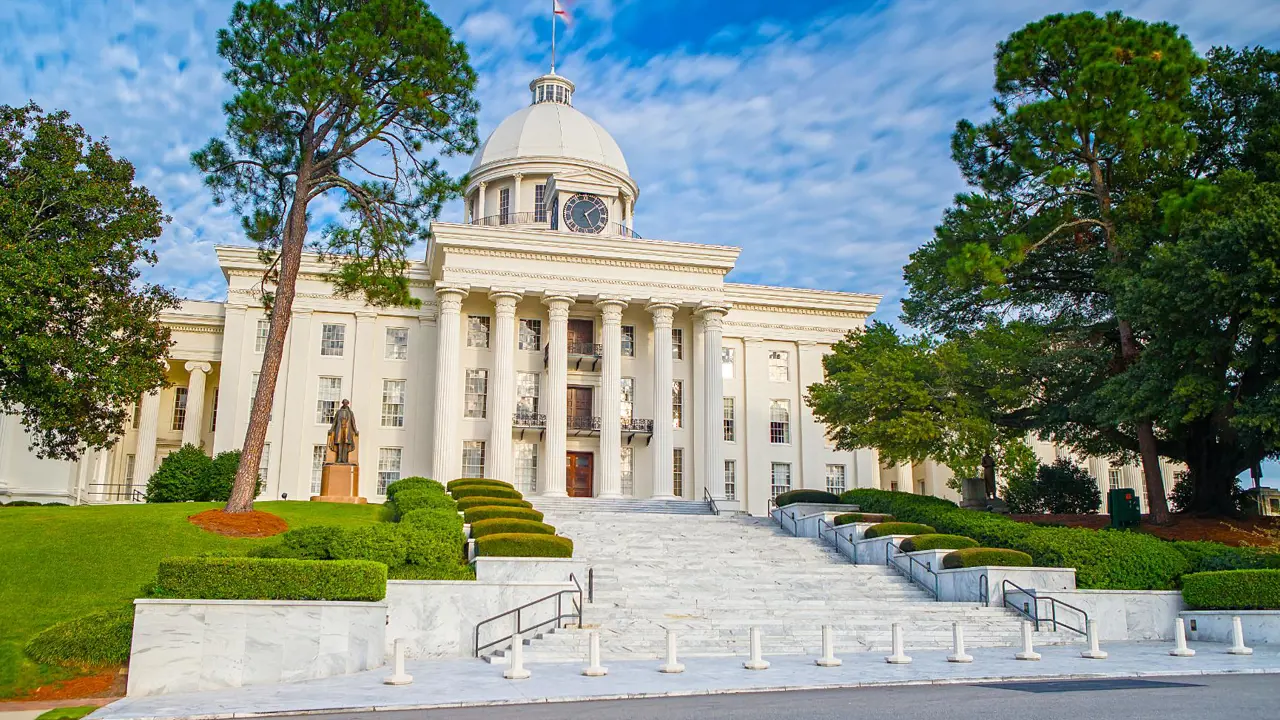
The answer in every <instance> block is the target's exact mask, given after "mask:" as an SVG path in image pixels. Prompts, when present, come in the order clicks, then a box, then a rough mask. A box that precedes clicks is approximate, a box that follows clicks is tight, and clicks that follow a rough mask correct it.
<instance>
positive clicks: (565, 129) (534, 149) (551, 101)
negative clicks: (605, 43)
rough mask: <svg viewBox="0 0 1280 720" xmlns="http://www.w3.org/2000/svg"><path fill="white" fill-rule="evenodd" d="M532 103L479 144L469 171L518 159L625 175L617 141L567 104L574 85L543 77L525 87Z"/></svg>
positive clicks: (550, 76)
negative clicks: (566, 162)
mask: <svg viewBox="0 0 1280 720" xmlns="http://www.w3.org/2000/svg"><path fill="white" fill-rule="evenodd" d="M529 89H530V90H532V91H533V104H532V105H530V106H528V107H526V108H523V109H521V110H519V111H517V112H515V113H513V114H512V115H510V116H508V117H507V119H506V120H503V121H502V123H501V124H500V125H498V128H497V129H496V130H494V131H493V134H491V135H490V136H489V139H488V140H485V141H484V145H481V146H480V150H479V152H477V153H476V155H475V159H474V160H473V161H472V163H471V169H472V170H473V171H474V170H476V169H477V168H480V167H483V166H486V165H490V164H493V163H498V162H503V161H507V160H514V159H517V158H534V157H552V158H565V159H571V160H585V161H587V162H591V163H595V164H597V165H603V166H605V167H607V168H610V169H612V170H615V171H617V172H620V173H622V174H623V175H629V174H630V173H629V172H628V171H627V161H626V158H624V157H623V156H622V150H621V149H620V148H619V147H618V143H617V142H615V141H614V139H613V137H612V136H611V135H609V133H608V131H606V130H605V129H604V128H603V127H601V126H600V124H599V123H597V122H596V121H595V120H592V119H591V118H589V117H587V116H586V115H584V114H582V113H581V112H579V111H578V110H577V109H575V108H574V107H573V106H572V105H571V104H570V102H571V100H572V97H573V83H571V82H569V80H567V79H566V78H563V77H560V76H559V75H554V74H552V75H543V76H542V77H540V78H538V79H536V80H534V81H533V82H531V83H529Z"/></svg>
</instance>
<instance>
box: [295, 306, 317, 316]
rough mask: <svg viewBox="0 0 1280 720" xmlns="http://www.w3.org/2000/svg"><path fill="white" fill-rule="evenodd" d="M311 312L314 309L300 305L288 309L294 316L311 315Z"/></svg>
mask: <svg viewBox="0 0 1280 720" xmlns="http://www.w3.org/2000/svg"><path fill="white" fill-rule="evenodd" d="M313 312H315V310H313V309H311V308H309V307H301V308H294V309H293V310H291V311H290V313H289V314H291V315H293V316H294V317H311V313H313Z"/></svg>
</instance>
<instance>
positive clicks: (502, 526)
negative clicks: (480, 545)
mask: <svg viewBox="0 0 1280 720" xmlns="http://www.w3.org/2000/svg"><path fill="white" fill-rule="evenodd" d="M496 533H539V534H542V535H555V534H556V529H555V528H554V527H553V526H551V525H548V524H546V523H540V522H537V521H536V520H516V519H514V518H491V519H489V520H480V521H478V522H475V523H472V525H471V537H473V538H477V539H479V538H482V537H484V536H485V535H493V534H496Z"/></svg>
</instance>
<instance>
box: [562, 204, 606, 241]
mask: <svg viewBox="0 0 1280 720" xmlns="http://www.w3.org/2000/svg"><path fill="white" fill-rule="evenodd" d="M564 224H565V227H567V228H569V229H570V230H572V231H574V232H580V233H597V234H599V233H602V232H604V228H605V226H606V225H608V224H609V208H607V207H605V205H604V201H603V200H601V199H600V198H598V197H596V196H595V195H574V196H573V197H571V198H569V200H568V201H567V202H566V203H565V204H564Z"/></svg>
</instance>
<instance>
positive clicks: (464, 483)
mask: <svg viewBox="0 0 1280 720" xmlns="http://www.w3.org/2000/svg"><path fill="white" fill-rule="evenodd" d="M472 485H489V486H494V487H503V488H506V489H508V490H515V489H516V486H515V485H512V484H511V483H509V482H506V481H504V480H490V479H489V478H458V479H457V480H450V481H449V492H453V490H454V488H460V487H469V486H472Z"/></svg>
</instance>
